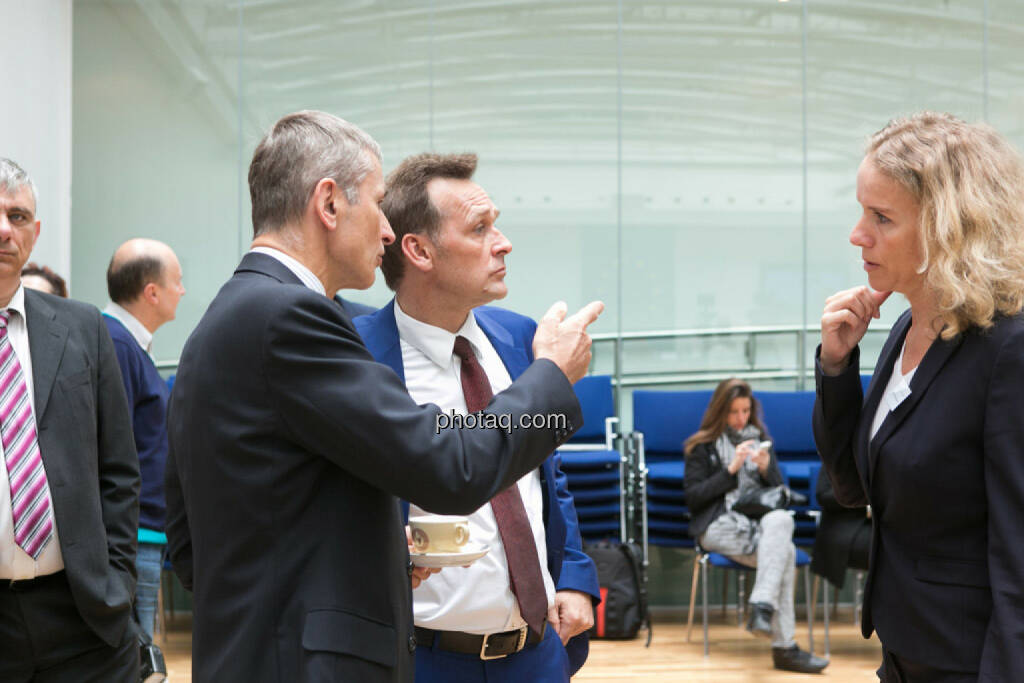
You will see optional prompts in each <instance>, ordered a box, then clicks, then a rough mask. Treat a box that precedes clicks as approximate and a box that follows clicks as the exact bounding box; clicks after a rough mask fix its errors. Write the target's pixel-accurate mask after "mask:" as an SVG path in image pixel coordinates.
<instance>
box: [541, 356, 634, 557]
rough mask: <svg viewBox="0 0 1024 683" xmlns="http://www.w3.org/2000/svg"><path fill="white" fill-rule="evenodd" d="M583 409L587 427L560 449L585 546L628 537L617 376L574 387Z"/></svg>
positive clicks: (587, 379) (588, 379)
mask: <svg viewBox="0 0 1024 683" xmlns="http://www.w3.org/2000/svg"><path fill="white" fill-rule="evenodd" d="M573 388H574V389H575V390H576V396H577V397H578V398H579V401H580V406H581V407H582V409H583V426H582V427H581V428H580V430H579V431H578V432H576V434H574V435H573V438H572V439H571V440H570V441H569V442H568V443H567V444H564V445H563V446H562V447H561V448H559V449H558V452H557V454H556V457H559V458H561V465H562V470H563V471H564V472H565V475H566V477H568V479H569V492H570V493H572V496H573V500H574V502H575V504H576V514H577V516H578V517H579V523H580V535H581V536H582V537H583V540H584V541H585V542H595V541H601V540H612V541H618V540H620V539H621V538H622V534H623V528H624V521H623V512H624V509H625V505H624V495H625V490H624V486H623V458H622V454H621V453H620V452H619V451H618V450H616V448H615V439H616V438H617V436H618V434H617V428H616V425H617V424H618V418H617V417H615V402H614V398H613V395H612V383H611V377H610V376H608V375H591V376H589V377H584V378H583V379H581V380H580V381H579V382H577V383H576V384H575V386H574V387H573Z"/></svg>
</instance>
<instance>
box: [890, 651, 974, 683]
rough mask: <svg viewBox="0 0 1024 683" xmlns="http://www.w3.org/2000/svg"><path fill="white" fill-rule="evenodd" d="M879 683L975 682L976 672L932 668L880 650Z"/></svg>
mask: <svg viewBox="0 0 1024 683" xmlns="http://www.w3.org/2000/svg"><path fill="white" fill-rule="evenodd" d="M876 673H877V674H878V680H879V681H881V683H977V681H978V674H977V673H964V672H962V671H946V670H944V669H934V668H932V667H930V666H928V665H927V664H921V663H919V662H912V661H910V660H908V659H906V658H905V657H900V656H899V655H897V654H895V653H894V652H892V651H890V650H885V649H883V650H882V666H880V667H878V671H877V672H876Z"/></svg>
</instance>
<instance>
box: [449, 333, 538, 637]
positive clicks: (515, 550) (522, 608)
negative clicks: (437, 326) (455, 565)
mask: <svg viewBox="0 0 1024 683" xmlns="http://www.w3.org/2000/svg"><path fill="white" fill-rule="evenodd" d="M455 355H456V356H458V357H459V358H460V359H461V360H462V393H463V394H464V395H465V397H466V410H467V411H468V412H470V413H475V412H477V411H480V410H483V409H484V408H486V407H487V404H488V403H490V402H491V398H492V397H493V396H494V392H493V391H492V390H491V383H490V382H489V381H488V380H487V375H486V373H484V369H483V368H482V367H481V366H480V362H479V361H478V360H477V359H476V355H475V354H474V353H473V349H472V348H470V346H469V340H468V339H466V338H465V337H461V336H460V337H456V338H455ZM491 510H493V511H494V519H495V521H497V523H498V533H499V534H501V543H502V545H504V546H505V558H506V560H507V561H508V576H509V581H510V584H511V588H512V593H513V595H515V596H516V601H517V602H518V603H519V613H520V614H522V615H523V619H525V620H526V624H527V625H528V626H529V627H530V629H531V630H532V631H533V632H534V633H536V634H537V635H538V636H540V635H541V629H542V628H543V627H544V621H545V620H546V619H547V614H548V600H547V594H546V592H545V591H544V577H543V576H542V575H541V572H540V557H539V556H538V555H537V545H536V543H535V542H534V540H533V531H532V530H531V529H530V520H529V519H528V518H527V516H526V508H525V507H524V506H523V499H522V496H520V495H519V485H518V484H512V486H509V487H508V488H507V489H505V490H504V491H502V492H501V493H499V494H498V495H496V496H495V497H494V498H492V499H491Z"/></svg>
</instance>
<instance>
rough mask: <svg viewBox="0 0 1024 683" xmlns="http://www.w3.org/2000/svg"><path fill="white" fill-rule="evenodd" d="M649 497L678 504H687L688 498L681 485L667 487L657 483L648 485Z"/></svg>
mask: <svg viewBox="0 0 1024 683" xmlns="http://www.w3.org/2000/svg"><path fill="white" fill-rule="evenodd" d="M647 497H648V498H653V499H655V500H661V501H663V502H666V503H673V504H676V505H685V504H686V498H685V497H684V496H683V489H682V487H679V486H671V487H665V486H658V485H656V484H649V485H648V486H647Z"/></svg>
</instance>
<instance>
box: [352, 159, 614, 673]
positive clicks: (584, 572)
mask: <svg viewBox="0 0 1024 683" xmlns="http://www.w3.org/2000/svg"><path fill="white" fill-rule="evenodd" d="M475 169H476V156H475V155H472V154H463V155H437V154H423V155H419V156H414V157H410V158H409V159H406V160H405V161H403V162H402V163H401V164H400V165H399V166H398V167H397V168H396V169H395V170H394V171H393V172H392V174H391V176H390V177H389V179H388V190H387V195H386V197H385V200H384V204H383V209H384V213H385V215H386V216H387V218H388V220H389V221H390V223H391V226H392V229H393V230H394V232H395V241H394V243H393V244H391V245H389V246H388V247H387V249H386V252H385V256H384V259H383V265H382V266H381V268H382V270H383V272H384V277H385V279H386V281H387V284H388V286H389V287H390V288H391V289H392V290H394V291H395V293H396V296H395V299H393V300H392V301H391V302H390V303H389V304H388V305H387V306H385V307H384V308H382V309H381V310H380V311H377V312H376V313H374V314H372V315H369V316H364V317H360V318H356V320H355V324H356V328H357V329H358V330H359V333H360V335H361V336H362V337H363V340H364V341H365V342H366V346H367V347H368V348H369V350H370V352H371V353H372V354H373V356H374V357H375V358H376V359H377V360H378V361H380V362H382V363H384V364H386V365H389V366H390V367H391V368H392V369H393V370H394V371H395V372H396V373H397V374H398V375H399V377H401V378H402V379H403V381H404V382H405V384H406V387H407V388H408V390H409V393H410V394H411V395H412V397H413V399H415V400H416V402H417V403H421V404H423V403H434V404H436V405H438V406H439V407H440V408H441V409H442V410H443V411H444V412H445V413H449V414H452V415H453V420H454V414H465V413H467V412H470V413H472V412H475V411H477V410H480V409H481V407H482V404H481V401H480V399H479V397H475V396H476V393H477V390H476V388H475V387H474V386H470V385H467V381H470V380H467V378H468V377H469V376H470V375H473V376H475V377H479V378H481V380H480V381H482V382H483V384H484V385H487V386H485V387H484V392H485V393H484V399H483V400H484V402H485V401H486V398H487V397H489V396H490V393H488V392H493V393H497V392H499V391H501V390H502V389H504V388H505V387H506V386H508V384H509V383H510V382H511V381H513V380H514V379H515V378H516V377H517V376H518V375H519V374H520V373H521V372H523V370H525V369H526V368H527V366H529V364H530V363H531V362H532V360H533V354H532V350H531V340H532V339H533V334H534V330H535V328H536V324H535V323H534V322H533V321H532V320H530V319H529V318H526V317H525V316H521V315H518V314H516V313H512V312H510V311H506V310H502V309H499V308H493V307H487V306H483V305H484V304H487V303H489V302H491V301H494V300H495V299H500V298H503V297H504V296H505V295H506V293H507V291H508V290H507V288H506V285H505V281H504V279H505V263H504V258H505V255H506V254H507V253H508V252H509V251H510V250H511V244H510V243H509V241H508V240H507V239H506V238H505V236H504V235H503V234H502V233H501V232H500V231H499V230H498V228H497V227H496V226H495V220H496V219H497V217H498V210H497V209H496V208H495V206H494V204H493V203H492V202H491V200H490V198H489V197H488V196H487V193H486V192H484V190H483V189H482V188H481V187H480V186H479V185H477V184H476V183H474V182H473V181H472V180H471V178H472V175H473V172H474V171H475ZM481 370H482V374H475V373H479V372H480V371H481ZM517 488H518V494H519V495H516V496H515V500H517V501H520V502H519V503H517V505H519V507H521V508H522V509H523V511H525V517H524V518H523V519H524V521H528V522H529V527H528V531H527V527H526V526H525V524H524V525H523V526H520V527H518V529H519V530H520V531H521V532H522V533H519V534H518V535H517V536H515V537H510V535H509V533H510V532H508V531H507V529H508V528H509V525H510V524H511V523H510V522H509V521H507V519H508V515H509V514H510V513H508V512H507V511H506V510H507V508H506V507H505V506H506V503H504V502H499V498H500V497H502V496H504V495H505V494H507V493H513V495H514V494H515V492H514V491H512V492H510V491H506V492H503V493H502V494H499V495H498V496H496V497H495V498H493V499H492V500H491V502H490V503H488V504H485V505H484V506H483V507H481V508H480V509H479V510H477V511H476V512H475V513H473V514H472V515H470V517H469V523H470V530H471V539H472V542H474V543H486V544H488V545H489V546H490V552H489V553H488V554H487V555H485V556H484V557H483V558H481V559H480V560H477V561H476V562H475V563H474V564H473V565H472V566H471V567H466V568H463V567H455V568H448V569H445V570H444V571H442V572H441V573H440V574H439V575H438V576H435V577H433V578H431V580H430V581H427V582H425V583H424V584H423V585H421V586H420V587H419V588H418V589H417V590H416V591H415V592H414V594H413V600H414V614H415V623H416V640H417V643H418V647H417V649H416V680H417V681H420V682H433V681H437V682H441V681H444V682H446V683H450V682H452V681H455V682H461V681H466V682H470V681H473V682H475V681H510V682H513V681H514V682H515V683H521V682H522V681H531V682H533V681H545V682H546V681H567V680H568V679H569V677H570V676H571V675H572V674H573V673H575V672H576V671H577V670H578V669H579V668H580V667H581V666H582V665H583V662H584V661H585V660H586V657H587V651H588V641H587V635H586V631H587V629H589V628H590V627H591V625H592V624H593V604H594V601H596V600H598V599H599V588H598V583H597V572H596V569H595V567H594V564H593V562H592V561H591V560H590V558H588V557H587V556H586V555H585V554H584V553H583V552H582V549H581V542H580V535H579V529H578V522H577V518H576V509H575V507H574V505H573V501H572V496H571V495H570V494H569V492H568V490H567V488H566V477H565V475H564V473H562V471H561V469H560V466H559V456H558V455H557V454H553V455H552V456H551V457H550V458H548V459H547V460H546V461H545V462H544V463H543V465H542V466H541V467H540V468H539V469H538V470H535V471H534V472H532V473H530V474H528V475H526V476H525V477H523V478H522V479H520V480H519V482H518V483H517V484H516V485H515V486H513V487H512V489H517ZM517 509H518V508H517ZM428 512H429V511H424V510H420V509H419V508H417V507H416V506H411V508H410V514H412V515H417V514H424V513H428ZM524 537H525V539H524ZM503 539H504V542H503ZM519 541H524V542H523V543H520V542H519ZM522 546H525V551H524V549H523V548H522ZM523 552H526V553H528V554H529V559H528V560H527V561H524V560H523V559H522V553H523ZM524 565H525V567H526V568H525V569H522V568H520V567H524ZM527 572H529V573H530V574H532V575H533V576H534V577H535V579H536V581H535V583H534V584H532V585H534V586H535V587H536V590H535V591H533V592H534V595H533V596H528V593H530V591H529V590H528V589H527V588H526V587H525V586H528V585H530V584H529V580H528V579H524V578H522V575H523V574H526V573H527ZM531 602H532V604H533V605H534V606H536V608H531V606H530V603H531ZM531 614H539V618H536V617H535V618H534V620H533V621H531V618H530V615H531ZM534 621H537V622H540V623H534Z"/></svg>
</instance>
